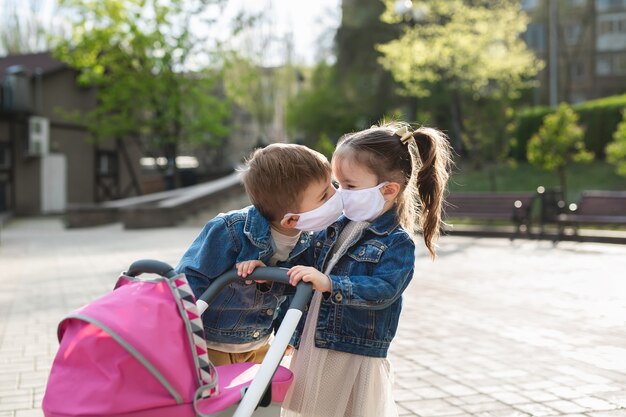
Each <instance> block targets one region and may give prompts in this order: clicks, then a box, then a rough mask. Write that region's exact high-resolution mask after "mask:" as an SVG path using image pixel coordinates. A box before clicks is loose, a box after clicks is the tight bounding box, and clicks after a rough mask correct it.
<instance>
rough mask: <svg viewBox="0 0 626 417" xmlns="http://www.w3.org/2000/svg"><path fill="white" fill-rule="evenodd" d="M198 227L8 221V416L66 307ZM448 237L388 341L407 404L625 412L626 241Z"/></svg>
mask: <svg viewBox="0 0 626 417" xmlns="http://www.w3.org/2000/svg"><path fill="white" fill-rule="evenodd" d="M198 231H199V227H177V228H170V229H153V230H135V231H128V230H123V229H122V227H121V226H120V225H112V226H103V227H97V228H92V229H84V230H80V229H73V230H64V229H63V227H62V226H61V224H60V222H59V221H58V219H54V218H44V219H26V220H16V221H13V222H11V223H9V224H8V225H7V226H6V227H5V228H4V229H3V236H2V237H3V242H2V247H1V250H0V264H1V265H2V266H3V271H6V274H3V275H0V315H1V316H2V320H0V398H2V401H0V405H2V404H3V403H4V405H5V406H7V407H11V408H0V417H30V416H40V415H41V411H40V410H39V407H40V404H41V399H42V397H43V393H44V387H45V381H46V378H47V375H48V373H49V371H50V364H51V362H52V360H53V358H54V355H55V354H56V350H57V348H58V342H57V340H56V326H57V324H58V322H59V321H60V320H61V319H62V318H63V317H64V316H65V315H67V314H68V313H69V312H71V311H72V310H74V309H75V308H77V307H79V306H81V305H83V304H85V303H88V302H90V301H91V300H93V299H94V298H96V297H98V296H100V295H102V294H105V293H108V292H109V291H110V290H111V288H112V286H113V284H114V283H115V281H116V279H117V275H118V274H119V271H121V270H123V269H125V268H126V267H127V266H128V265H129V264H130V263H131V262H132V261H134V260H136V259H140V258H154V259H161V260H163V261H165V262H169V263H176V262H177V261H178V259H179V258H180V256H181V255H182V253H183V251H184V250H185V249H186V247H187V246H188V245H189V243H190V242H191V241H192V240H193V238H195V236H196V235H197V233H198ZM439 246H440V249H439V253H438V255H439V256H438V259H437V260H436V261H435V262H432V261H430V259H429V258H428V256H427V254H426V253H425V252H424V251H421V252H418V257H417V261H416V276H415V279H414V280H413V281H412V283H411V285H410V286H409V287H408V288H407V290H406V292H405V293H404V307H403V313H402V317H401V320H400V327H399V329H398V335H397V338H396V339H395V340H394V343H393V344H392V347H391V349H390V361H391V362H392V364H393V367H394V370H395V377H396V379H395V390H394V392H395V394H396V400H397V403H398V411H399V413H400V415H402V416H428V417H440V416H441V417H443V416H445V417H456V416H459V417H460V416H471V417H476V416H484V417H503V416H511V417H514V416H528V415H537V416H544V415H545V416H548V415H551V414H546V413H549V412H550V410H554V413H556V414H559V417H561V416H564V415H568V416H569V417H582V416H585V417H589V416H591V417H620V416H625V414H624V408H625V407H626V361H624V358H626V348H625V346H626V343H625V340H624V337H623V336H620V335H623V328H624V324H625V319H624V317H626V292H624V291H623V278H622V277H621V275H620V274H619V271H622V269H623V268H622V267H621V265H622V264H623V259H624V258H625V257H626V246H620V245H603V244H594V243H574V242H560V243H559V244H558V245H556V246H553V245H552V244H551V243H550V242H541V241H527V240H516V241H514V242H509V241H508V240H503V239H476V238H464V237H443V238H442V239H441V241H440V244H439ZM485 260H488V262H486V261H485ZM7 277H11V278H10V279H8V278H7ZM33 304H35V305H37V306H38V308H36V309H33V308H32V305H33ZM5 319H6V320H5ZM4 393H7V394H4ZM11 394H15V395H11ZM5 395H9V397H11V398H12V400H11V401H13V402H14V405H10V406H8V405H7V403H6V402H5V400H4V397H5ZM618 407H621V408H618Z"/></svg>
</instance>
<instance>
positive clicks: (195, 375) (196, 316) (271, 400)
mask: <svg viewBox="0 0 626 417" xmlns="http://www.w3.org/2000/svg"><path fill="white" fill-rule="evenodd" d="M142 273H151V274H157V275H158V277H156V278H151V279H145V280H140V279H139V278H137V276H138V275H140V274H142ZM251 278H252V279H257V280H268V281H275V282H282V283H288V282H289V278H288V276H287V274H286V270H285V269H282V268H271V267H268V268H259V269H257V270H256V271H255V272H254V273H253V274H252V275H251ZM239 279H241V278H240V277H238V276H237V273H236V271H234V270H233V271H229V272H227V273H225V274H224V275H222V276H221V277H219V278H217V279H216V280H215V281H214V282H213V283H212V284H211V286H210V287H209V289H208V290H207V291H206V292H205V293H204V294H202V296H201V297H200V299H199V300H198V302H197V303H196V302H195V299H194V296H193V294H192V292H191V288H190V287H189V284H188V283H187V279H186V278H185V276H184V275H183V274H176V273H175V272H174V270H173V269H172V267H171V266H169V265H167V264H165V263H163V262H159V261H153V260H141V261H137V262H135V263H133V264H132V265H131V266H130V268H129V269H128V272H124V273H122V276H121V277H120V278H119V280H118V282H117V284H116V286H115V290H114V291H112V292H111V293H109V294H107V295H105V296H103V297H101V298H99V299H97V300H95V301H93V302H92V303H90V304H87V305H86V306H84V307H82V308H80V309H78V310H77V311H75V312H73V313H72V314H70V315H69V316H68V317H67V318H66V319H64V320H63V321H62V322H61V323H60V324H59V328H58V337H59V343H60V346H59V350H58V352H57V355H56V357H55V359H54V362H53V365H52V369H51V371H50V376H49V378H48V383H47V387H46V392H45V395H44V398H43V403H42V408H43V411H44V414H45V416H46V417H70V416H71V417H78V416H81V417H87V416H89V417H96V416H111V417H192V416H201V417H205V416H212V417H233V416H234V417H248V416H253V415H254V416H255V417H271V416H279V415H280V403H281V402H282V401H283V399H284V398H285V395H286V393H287V390H288V388H289V385H290V383H291V381H292V379H293V375H292V374H291V372H290V371H289V370H288V369H286V368H283V367H281V366H279V364H280V361H281V359H282V357H283V353H284V352H285V349H286V348H287V346H288V344H289V341H290V339H291V336H292V335H293V332H294V331H295V329H296V327H297V325H298V321H299V320H300V317H301V316H302V313H303V311H304V308H305V306H306V305H307V304H308V302H309V300H310V298H311V294H312V289H311V286H310V285H309V284H306V283H300V284H299V285H298V286H297V288H296V294H295V296H294V298H293V300H292V302H291V304H290V306H289V310H288V311H287V313H286V315H285V318H284V319H283V321H282V323H281V326H280V328H279V329H278V332H277V333H276V337H275V338H274V341H273V342H272V345H271V347H270V349H269V351H268V353H267V355H266V357H265V359H264V361H263V363H262V364H261V365H258V364H255V363H239V364H233V365H225V366H218V367H213V365H212V364H211V363H210V362H209V359H208V356H207V351H206V344H205V341H204V330H203V326H202V321H201V319H200V316H201V314H202V312H203V311H204V310H206V307H207V306H208V303H210V302H211V301H212V300H213V299H214V298H215V296H216V295H217V294H218V293H219V291H220V290H221V289H222V288H224V287H226V286H227V285H228V284H229V283H231V282H234V281H236V280H239Z"/></svg>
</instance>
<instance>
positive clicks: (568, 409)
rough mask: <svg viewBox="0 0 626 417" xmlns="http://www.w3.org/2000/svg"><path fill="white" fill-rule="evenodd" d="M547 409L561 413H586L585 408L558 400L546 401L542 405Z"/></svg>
mask: <svg viewBox="0 0 626 417" xmlns="http://www.w3.org/2000/svg"><path fill="white" fill-rule="evenodd" d="M544 405H546V406H548V407H552V408H554V409H555V410H558V411H560V412H562V413H584V412H585V411H587V409H586V408H585V407H582V406H580V405H578V404H576V403H574V402H571V401H566V400H560V401H548V402H546V403H544Z"/></svg>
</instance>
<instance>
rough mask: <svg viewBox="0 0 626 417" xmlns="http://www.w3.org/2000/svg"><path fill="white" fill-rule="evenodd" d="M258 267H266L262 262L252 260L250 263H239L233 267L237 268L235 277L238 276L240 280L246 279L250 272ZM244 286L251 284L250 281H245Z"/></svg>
mask: <svg viewBox="0 0 626 417" xmlns="http://www.w3.org/2000/svg"><path fill="white" fill-rule="evenodd" d="M260 266H266V265H265V264H264V263H263V262H261V261H259V260H258V259H254V260H252V261H244V262H239V263H238V264H236V265H235V267H236V268H237V275H239V276H240V277H241V278H245V277H247V276H248V275H250V274H251V273H252V271H254V270H255V269H256V268H258V267H260ZM257 282H265V281H257ZM246 284H252V281H246Z"/></svg>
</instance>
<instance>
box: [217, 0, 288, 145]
mask: <svg viewBox="0 0 626 417" xmlns="http://www.w3.org/2000/svg"><path fill="white" fill-rule="evenodd" d="M269 7H270V8H268V9H266V10H264V12H262V13H260V14H252V15H247V14H243V13H242V14H240V15H239V18H238V20H237V26H236V28H235V32H236V36H235V37H234V39H231V45H229V49H228V50H225V51H223V52H222V57H223V59H224V87H225V91H226V94H227V96H228V97H229V98H230V99H232V101H233V102H234V103H236V104H237V105H238V106H239V107H241V108H243V109H244V110H245V111H247V112H248V113H249V114H250V116H251V118H252V121H253V122H254V123H255V124H256V126H257V128H258V131H259V134H260V136H261V137H260V138H259V142H262V143H264V144H268V143H271V142H274V141H283V140H285V139H286V138H285V137H284V134H285V132H283V131H282V127H283V126H284V124H285V123H284V121H283V120H281V121H280V122H282V123H278V124H277V123H275V122H276V121H277V120H276V119H277V118H278V117H280V113H279V112H277V109H283V108H286V106H287V101H288V100H289V98H290V97H291V95H292V93H293V87H294V85H295V82H296V80H295V74H296V72H295V69H294V67H293V65H292V62H291V61H292V53H293V45H292V39H291V35H289V34H287V35H285V36H276V35H274V24H273V22H272V18H273V13H272V12H273V10H272V9H271V5H270V6H269ZM279 126H280V127H279ZM277 127H278V129H277Z"/></svg>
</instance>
